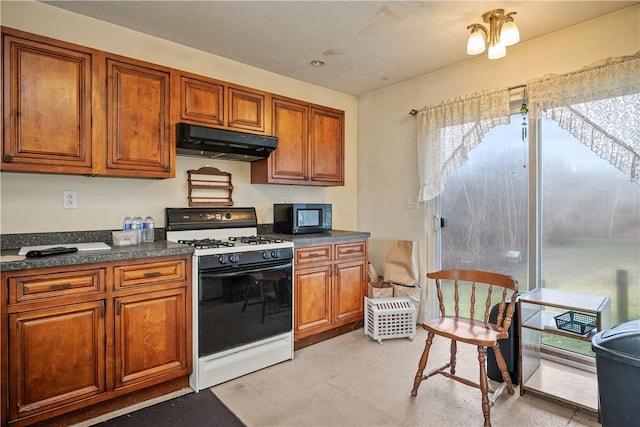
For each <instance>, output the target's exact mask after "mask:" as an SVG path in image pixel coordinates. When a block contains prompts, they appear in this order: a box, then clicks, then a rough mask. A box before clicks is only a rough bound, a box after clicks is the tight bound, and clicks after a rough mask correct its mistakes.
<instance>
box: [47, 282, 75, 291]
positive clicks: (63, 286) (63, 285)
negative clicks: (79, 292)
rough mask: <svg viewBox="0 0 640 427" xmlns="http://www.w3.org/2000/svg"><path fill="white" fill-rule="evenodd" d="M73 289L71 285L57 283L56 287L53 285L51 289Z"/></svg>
mask: <svg viewBox="0 0 640 427" xmlns="http://www.w3.org/2000/svg"><path fill="white" fill-rule="evenodd" d="M70 287H71V283H56V284H55V285H51V289H54V290H59V289H67V288H70Z"/></svg>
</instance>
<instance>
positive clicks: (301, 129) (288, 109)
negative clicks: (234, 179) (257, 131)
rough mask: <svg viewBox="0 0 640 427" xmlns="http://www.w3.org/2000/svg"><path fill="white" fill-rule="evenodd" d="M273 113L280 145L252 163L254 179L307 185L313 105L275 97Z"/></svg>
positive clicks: (256, 180)
mask: <svg viewBox="0 0 640 427" xmlns="http://www.w3.org/2000/svg"><path fill="white" fill-rule="evenodd" d="M271 114H272V118H273V125H272V129H273V134H274V135H275V136H277V137H278V148H277V149H276V150H274V151H273V152H272V153H271V155H270V156H269V157H268V158H266V159H262V160H258V161H256V162H252V163H251V182H252V183H262V182H268V183H273V184H291V183H296V184H304V183H305V181H306V180H307V175H308V172H307V159H308V157H307V156H308V155H309V150H308V146H307V141H308V136H309V124H308V121H309V108H308V107H307V106H306V105H303V104H298V103H295V102H291V101H286V100H281V99H277V98H274V99H273V101H272V108H271Z"/></svg>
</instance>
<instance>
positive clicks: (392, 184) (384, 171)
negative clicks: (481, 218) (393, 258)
mask: <svg viewBox="0 0 640 427" xmlns="http://www.w3.org/2000/svg"><path fill="white" fill-rule="evenodd" d="M458 48H459V49H465V48H466V46H459V47H458ZM638 50H640V6H634V7H631V8H628V9H625V10H623V11H620V12H617V13H614V14H611V15H607V16H604V17H601V18H599V19H596V20H593V21H590V22H587V23H584V24H581V25H578V26H575V27H572V28H569V29H566V30H563V31H560V32H557V33H554V34H551V35H548V36H545V37H542V38H539V39H536V40H532V41H529V42H523V43H520V44H518V45H515V46H512V47H509V48H508V49H507V56H506V57H505V58H502V59H499V60H493V61H490V60H489V59H487V57H486V55H481V56H478V57H474V58H473V59H471V60H469V61H466V62H464V63H462V64H459V65H456V66H453V67H450V68H447V69H443V70H440V71H438V72H434V73H431V74H428V75H424V76H421V77H418V78H416V79H413V80H411V81H407V82H404V83H401V84H398V85H396V86H393V87H390V88H387V89H384V90H380V91H377V92H374V93H370V94H367V95H364V96H361V97H360V98H359V99H358V227H359V228H361V229H363V230H369V231H371V233H372V235H371V240H370V246H369V258H370V260H371V262H372V264H373V265H374V267H375V268H376V269H377V270H378V272H379V273H382V270H383V265H384V255H385V252H386V248H387V242H388V239H406V240H418V241H420V242H421V246H422V248H424V247H425V243H424V239H425V237H424V236H425V234H426V232H425V226H424V224H423V223H426V224H428V225H427V226H430V221H426V222H425V221H424V209H425V208H424V207H423V206H421V207H420V209H416V210H412V209H407V208H406V197H407V196H415V195H417V193H418V172H417V161H416V124H415V119H414V118H413V117H412V116H410V115H409V114H408V113H409V111H410V110H411V109H414V108H415V109H419V108H422V107H424V106H425V105H429V104H434V103H438V102H441V101H445V100H448V99H452V98H455V97H456V96H460V95H466V94H471V93H473V92H477V91H482V90H495V89H498V88H504V87H509V86H513V85H517V84H521V83H524V82H526V81H527V80H529V79H531V78H535V77H541V76H543V75H545V74H548V73H564V72H569V71H573V70H576V69H579V68H581V67H583V66H586V65H589V64H591V63H593V62H595V61H597V60H600V59H602V58H606V57H613V56H622V55H631V54H633V53H635V52H637V51H638ZM428 54H429V49H428V46H425V55H428ZM423 252H424V249H423ZM423 256H424V254H423Z"/></svg>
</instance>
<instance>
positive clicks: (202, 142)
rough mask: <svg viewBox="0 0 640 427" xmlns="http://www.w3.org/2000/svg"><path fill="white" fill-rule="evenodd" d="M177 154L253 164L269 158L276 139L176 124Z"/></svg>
mask: <svg viewBox="0 0 640 427" xmlns="http://www.w3.org/2000/svg"><path fill="white" fill-rule="evenodd" d="M176 135H177V141H176V154H178V155H182V156H196V157H208V158H212V159H220V160H237V161H242V162H253V161H254V160H260V159H264V158H266V157H269V154H271V152H272V151H273V150H275V149H276V147H277V146H278V138H276V137H273V136H262V135H253V134H250V133H242V132H234V131H230V130H224V129H215V128H208V127H204V126H196V125H191V124H188V123H178V124H177V132H176Z"/></svg>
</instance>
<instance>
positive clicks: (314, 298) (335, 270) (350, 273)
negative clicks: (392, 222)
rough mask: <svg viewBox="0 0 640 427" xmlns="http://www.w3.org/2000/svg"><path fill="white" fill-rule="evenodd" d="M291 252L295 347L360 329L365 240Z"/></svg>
mask: <svg viewBox="0 0 640 427" xmlns="http://www.w3.org/2000/svg"><path fill="white" fill-rule="evenodd" d="M295 252H296V255H295V265H294V272H295V294H294V295H295V311H294V313H295V330H294V336H295V348H296V349H297V348H302V347H305V346H307V345H310V344H313V343H315V342H318V341H322V340H324V339H327V338H330V337H332V336H335V335H338V334H341V333H344V332H347V331H349V330H351V329H354V328H356V327H360V325H361V324H362V321H363V316H364V296H365V294H366V286H367V240H366V239H365V240H347V241H344V240H340V242H339V243H327V244H319V245H310V246H303V247H297V248H296V250H295Z"/></svg>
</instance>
